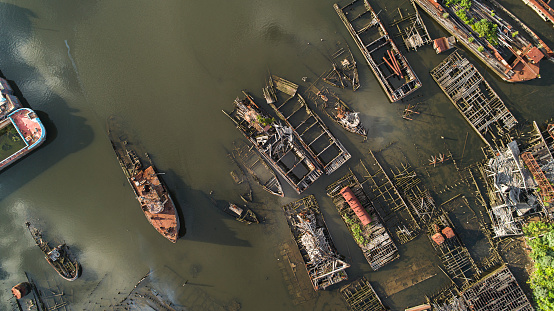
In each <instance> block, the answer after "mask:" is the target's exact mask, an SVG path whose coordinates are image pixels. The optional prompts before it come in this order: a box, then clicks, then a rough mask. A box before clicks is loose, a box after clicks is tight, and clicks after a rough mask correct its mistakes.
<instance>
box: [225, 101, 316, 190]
mask: <svg viewBox="0 0 554 311" xmlns="http://www.w3.org/2000/svg"><path fill="white" fill-rule="evenodd" d="M243 93H244V95H245V98H243V99H239V98H237V99H235V102H234V106H235V108H234V109H233V111H232V112H231V113H226V112H225V111H223V113H225V114H226V115H227V116H228V117H229V118H230V119H231V120H233V122H234V123H235V125H236V126H237V128H238V129H239V130H240V131H241V132H242V134H243V135H244V136H245V137H246V138H247V139H248V140H249V141H250V142H251V143H252V145H253V146H254V147H255V148H256V149H257V150H258V151H259V152H260V154H261V155H262V156H263V158H264V159H265V160H267V161H268V162H269V163H270V164H271V165H272V166H273V168H274V169H275V170H276V171H277V172H278V173H279V174H281V176H282V177H283V178H284V179H285V180H286V181H287V182H288V183H289V184H290V185H291V187H292V188H293V189H294V190H295V191H296V192H297V193H298V194H300V193H301V192H302V191H304V190H306V189H307V188H308V187H309V186H310V185H311V184H312V183H313V182H314V181H316V180H317V179H318V178H319V177H320V176H321V175H322V174H323V169H322V167H321V166H320V165H319V164H318V162H317V161H315V160H314V159H313V158H312V157H311V156H310V153H309V152H308V151H307V150H306V148H305V147H304V145H303V144H302V143H301V142H300V141H299V140H298V138H297V137H296V136H295V135H294V134H293V129H292V128H291V127H289V126H283V125H280V124H278V123H277V122H276V121H275V119H273V118H271V117H269V116H268V115H267V113H266V112H265V111H263V110H262V109H261V108H260V107H258V105H257V104H256V103H255V102H254V100H253V99H252V97H251V96H250V95H248V94H247V93H245V92H243Z"/></svg>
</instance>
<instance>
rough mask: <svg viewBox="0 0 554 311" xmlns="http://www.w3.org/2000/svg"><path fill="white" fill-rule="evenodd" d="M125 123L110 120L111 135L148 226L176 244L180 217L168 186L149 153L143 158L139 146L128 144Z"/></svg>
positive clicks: (110, 118)
mask: <svg viewBox="0 0 554 311" xmlns="http://www.w3.org/2000/svg"><path fill="white" fill-rule="evenodd" d="M122 126H123V125H122V122H121V120H119V119H118V118H116V117H115V116H111V117H109V118H108V135H109V138H110V141H111V143H112V148H113V150H114V151H115V154H116V156H117V159H118V160H119V165H120V166H121V169H123V173H125V177H127V180H128V181H129V184H130V185H131V188H133V192H134V193H135V196H136V198H137V200H138V201H139V203H140V205H141V207H142V211H143V212H144V215H145V216H146V219H148V222H150V224H151V225H152V226H153V227H154V228H155V229H156V230H157V231H158V232H159V233H160V234H161V235H163V236H164V237H165V238H166V239H168V240H169V241H171V242H173V243H175V242H177V239H178V238H179V228H180V225H179V215H178V213H177V209H176V207H175V204H174V203H173V199H172V198H171V196H170V194H169V192H168V190H167V187H166V185H165V184H164V183H163V181H162V180H161V178H160V177H159V176H158V173H157V172H156V168H155V167H154V165H153V164H152V161H151V159H150V157H149V156H148V154H147V153H144V158H141V157H140V156H139V153H138V152H139V150H140V149H141V148H140V147H139V146H138V145H136V144H133V143H131V142H129V141H128V137H127V134H126V133H125V132H126V131H124V129H123V127H122Z"/></svg>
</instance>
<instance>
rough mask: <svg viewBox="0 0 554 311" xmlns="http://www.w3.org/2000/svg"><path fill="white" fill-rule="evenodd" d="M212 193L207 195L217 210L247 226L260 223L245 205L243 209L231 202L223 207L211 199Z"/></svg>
mask: <svg viewBox="0 0 554 311" xmlns="http://www.w3.org/2000/svg"><path fill="white" fill-rule="evenodd" d="M213 193H214V192H213V191H210V195H209V197H210V200H211V201H212V203H213V204H214V205H215V206H216V207H217V208H219V209H220V210H222V211H223V212H225V213H226V214H227V215H229V216H231V217H233V218H235V220H237V221H240V222H243V223H245V224H247V225H250V224H253V223H255V224H259V223H260V221H259V220H258V217H257V216H256V214H254V212H253V211H252V210H251V209H249V208H248V207H247V206H246V205H245V206H243V207H240V206H238V205H237V204H235V203H231V202H226V203H225V204H224V205H221V204H218V202H217V201H216V200H215V199H214V197H213Z"/></svg>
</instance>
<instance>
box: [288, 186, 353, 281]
mask: <svg viewBox="0 0 554 311" xmlns="http://www.w3.org/2000/svg"><path fill="white" fill-rule="evenodd" d="M283 212H284V213H285V217H286V218H287V224H288V225H289V228H290V231H291V233H292V236H293V238H294V241H295V242H296V244H297V246H298V249H299V250H300V253H301V255H302V260H303V261H304V263H305V265H306V270H307V272H308V276H309V278H310V280H311V282H312V285H313V287H314V290H316V291H317V290H319V289H325V288H327V287H328V286H330V285H333V284H336V283H339V282H341V281H344V280H347V279H348V275H347V274H346V271H345V270H346V268H348V267H350V264H348V263H347V262H345V261H344V260H343V258H344V257H343V256H342V255H340V254H339V253H338V252H337V250H336V248H335V245H334V244H333V239H332V238H331V235H330V234H329V231H328V230H327V225H326V224H325V219H324V218H323V215H322V214H321V211H320V210H319V205H318V204H317V201H316V199H315V197H314V196H313V195H310V196H308V197H305V198H303V199H300V200H297V201H294V202H292V203H289V204H287V205H285V206H283ZM302 219H308V221H307V222H303V221H302ZM305 224H311V225H312V226H313V228H314V229H315V230H313V231H311V232H306V231H304V230H303V225H305ZM316 235H317V236H316ZM316 238H319V240H317V241H316V243H315V244H316V246H317V247H316V248H317V252H318V253H319V254H320V255H322V256H320V257H319V258H320V259H321V261H319V262H315V260H314V259H313V258H314V256H313V254H314V251H313V249H311V248H310V245H311V244H310V242H313V241H315V240H316Z"/></svg>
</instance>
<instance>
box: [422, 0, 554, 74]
mask: <svg viewBox="0 0 554 311" xmlns="http://www.w3.org/2000/svg"><path fill="white" fill-rule="evenodd" d="M414 1H415V2H416V3H417V4H418V5H419V6H420V7H421V8H422V9H423V10H424V11H425V12H427V14H429V15H430V16H431V18H433V19H434V20H435V21H436V22H437V23H438V24H439V25H441V26H442V27H443V28H444V29H446V30H447V31H448V32H449V33H451V34H452V35H453V36H455V37H456V39H457V40H458V42H461V43H462V44H463V45H464V46H465V47H466V48H467V49H468V50H470V51H471V52H472V53H473V54H474V55H475V56H477V57H478V58H479V59H480V60H481V61H482V62H483V63H485V65H487V67H489V68H490V69H491V70H492V71H494V73H495V74H497V75H498V76H499V77H500V78H502V80H504V81H507V82H522V81H528V80H532V79H535V78H540V74H539V62H540V61H541V60H542V59H543V58H545V57H548V58H550V59H551V60H552V57H553V56H554V53H553V52H552V50H551V49H550V48H549V47H548V46H547V45H546V44H545V43H544V42H543V41H542V40H541V39H540V38H539V37H538V36H537V35H536V34H535V33H534V32H533V31H532V30H531V29H530V28H529V27H527V26H526V25H525V24H523V22H521V21H520V20H519V19H518V18H517V17H516V16H515V15H513V14H512V13H510V12H509V11H508V10H507V9H506V8H504V7H503V6H502V5H500V3H498V2H496V1H495V0H482V1H477V0H472V1H468V2H467V3H466V2H461V1H451V0H448V1H446V0H444V1H443V0H414ZM508 19H511V20H512V22H511V24H510V23H509V22H508ZM515 25H517V26H518V27H514V26H515ZM520 31H521V32H520Z"/></svg>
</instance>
